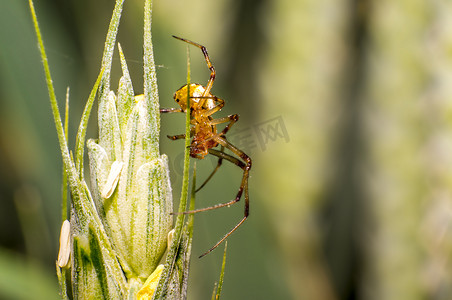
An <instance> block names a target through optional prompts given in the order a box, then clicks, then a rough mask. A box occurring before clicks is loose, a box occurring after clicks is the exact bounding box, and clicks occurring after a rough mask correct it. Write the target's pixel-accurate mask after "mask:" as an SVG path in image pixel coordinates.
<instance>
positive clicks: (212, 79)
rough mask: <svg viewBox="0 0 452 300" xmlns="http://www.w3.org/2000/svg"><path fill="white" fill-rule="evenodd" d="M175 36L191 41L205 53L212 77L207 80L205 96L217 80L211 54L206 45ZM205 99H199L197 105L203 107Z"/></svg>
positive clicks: (190, 42)
mask: <svg viewBox="0 0 452 300" xmlns="http://www.w3.org/2000/svg"><path fill="white" fill-rule="evenodd" d="M173 38H176V39H178V40H181V41H183V42H186V43H189V44H191V45H193V46H195V47H198V48H199V49H201V51H202V54H204V58H205V60H206V63H207V67H208V68H209V70H210V78H209V81H208V82H207V85H206V89H205V91H204V94H203V96H207V95H208V94H209V93H210V90H211V89H212V86H213V82H214V80H215V68H214V67H213V65H212V62H211V61H210V58H209V54H208V53H207V49H206V47H204V46H203V45H200V44H198V43H195V42H192V41H190V40H187V39H184V38H181V37H178V36H175V35H173ZM204 101H205V99H201V100H200V101H199V103H198V105H197V107H202V106H203V105H204Z"/></svg>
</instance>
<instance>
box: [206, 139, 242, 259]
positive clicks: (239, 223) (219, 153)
mask: <svg viewBox="0 0 452 300" xmlns="http://www.w3.org/2000/svg"><path fill="white" fill-rule="evenodd" d="M226 142H227V141H226ZM227 143H228V142H227ZM228 144H229V145H231V146H232V148H233V149H234V151H233V150H232V149H231V148H229V147H228V149H229V150H231V151H233V152H234V153H235V154H237V153H236V151H235V150H238V152H241V155H239V156H240V158H242V156H246V157H248V156H247V155H246V154H245V153H243V152H242V151H241V150H239V149H237V148H236V147H235V146H233V145H232V144H230V143H228ZM209 153H211V154H212V155H215V156H218V157H221V158H224V159H227V160H229V161H230V162H232V163H234V164H235V165H237V166H239V167H240V168H242V169H243V170H244V172H243V179H242V184H241V185H240V190H244V192H245V196H244V197H245V211H244V216H243V218H242V219H241V220H240V221H239V222H238V223H237V224H236V225H235V226H234V227H233V228H232V229H231V230H230V231H229V232H228V233H226V234H225V235H224V236H223V237H222V238H221V239H220V240H219V241H218V242H217V243H216V244H215V245H213V247H212V248H210V249H209V250H207V251H206V252H204V253H203V254H202V255H200V256H199V258H201V257H203V256H205V255H207V254H209V253H210V252H212V251H213V250H214V249H215V248H217V247H218V246H219V245H220V244H221V243H222V242H224V241H225V240H226V239H227V238H228V237H229V236H230V235H231V234H232V233H233V232H234V231H236V230H237V228H239V227H240V225H242V224H243V222H245V220H246V219H247V218H248V215H249V208H250V203H249V194H248V177H249V170H250V168H251V159H250V158H249V157H248V161H247V163H246V164H245V163H243V162H242V161H240V160H238V159H237V158H235V157H232V156H230V155H228V154H226V153H224V152H221V151H218V150H215V149H209ZM237 155H238V154H237ZM242 159H243V158H242ZM245 161H246V160H245ZM240 190H239V193H238V194H237V197H238V198H237V197H236V199H234V200H233V201H230V202H229V205H230V204H233V203H236V202H238V201H239V200H240V196H241V191H240ZM239 195H240V196H239ZM223 206H228V203H225V205H216V207H214V208H219V207H223ZM212 209H213V208H212Z"/></svg>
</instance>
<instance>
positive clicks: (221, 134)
mask: <svg viewBox="0 0 452 300" xmlns="http://www.w3.org/2000/svg"><path fill="white" fill-rule="evenodd" d="M173 37H174V38H176V39H178V40H181V41H183V42H186V43H188V44H190V45H193V46H195V47H198V48H199V49H201V51H202V53H203V55H204V58H205V60H206V63H207V67H208V68H209V70H210V78H209V81H208V82H207V85H206V86H205V87H204V86H202V85H201V84H197V83H191V84H190V88H189V89H188V88H187V84H186V85H184V86H182V87H181V88H180V89H178V90H177V91H176V92H175V93H174V100H175V101H176V102H177V104H178V105H179V106H180V108H163V109H160V113H174V112H186V111H187V109H188V108H187V92H188V90H189V93H190V108H189V111H190V124H191V125H192V126H191V128H190V137H192V141H191V144H190V156H191V157H193V158H197V159H203V158H204V157H205V156H206V155H207V154H211V155H214V156H216V157H218V163H217V166H216V167H215V169H214V170H213V171H212V173H211V174H210V175H209V176H208V177H207V179H206V180H205V181H204V183H203V184H202V185H201V186H200V187H199V188H198V189H197V190H196V192H197V191H199V190H200V189H202V188H203V187H204V186H205V184H206V183H207V182H208V181H209V180H210V179H211V178H212V176H213V175H214V174H215V172H216V171H217V170H218V169H219V168H220V166H221V164H222V161H223V160H227V161H229V162H231V163H233V164H234V165H236V166H238V167H239V168H241V169H242V170H243V176H242V181H241V184H240V187H239V191H238V193H237V195H236V197H235V198H234V199H233V200H231V201H229V202H226V203H221V204H217V205H213V206H210V207H205V208H200V209H196V210H191V211H186V212H185V213H184V214H191V213H197V212H202V211H207V210H212V209H216V208H220V207H225V206H230V205H232V204H234V203H237V202H238V201H240V198H241V197H242V194H244V198H245V211H244V216H243V218H242V219H241V220H240V221H239V222H238V223H237V225H235V226H234V227H233V228H232V229H231V230H230V231H229V232H228V233H226V235H225V236H223V237H222V238H221V239H220V240H219V241H218V242H217V243H216V244H215V245H214V246H213V247H212V248H210V249H209V250H208V251H207V252H205V253H204V254H202V255H201V256H200V257H203V256H204V255H206V254H208V253H210V252H211V251H212V250H214V249H215V248H217V247H218V245H220V244H221V243H222V242H223V241H224V240H226V239H227V238H228V237H229V236H230V235H231V234H232V233H233V232H234V231H235V230H237V228H239V226H240V225H242V224H243V222H245V220H246V219H247V218H248V215H249V196H248V178H249V172H250V169H251V158H250V157H249V156H248V155H246V154H245V153H244V152H243V151H242V150H240V149H238V148H237V147H236V146H234V145H232V144H231V143H230V142H229V141H228V140H227V139H226V133H227V132H228V131H229V129H230V128H231V126H232V125H234V123H235V122H237V121H238V119H239V116H238V115H237V114H234V115H229V116H227V117H222V118H218V119H214V118H213V117H212V115H213V114H214V113H216V112H218V111H219V110H221V108H223V106H224V100H222V99H220V98H218V97H216V96H215V95H213V94H212V93H211V89H212V86H213V82H214V80H215V68H214V67H213V65H212V62H211V61H210V58H209V55H208V54H207V50H206V47H204V46H202V45H200V44H198V43H195V42H192V41H189V40H186V39H184V38H180V37H177V36H173ZM222 123H228V124H227V125H226V126H225V128H224V129H223V130H222V131H218V130H217V125H219V124H222ZM168 138H169V139H171V140H178V139H185V134H179V135H173V136H168ZM217 146H220V150H218V149H214V148H215V147H217ZM225 148H226V149H228V150H230V151H231V152H232V153H233V154H234V155H235V156H234V155H230V154H227V153H225V152H224V149H225Z"/></svg>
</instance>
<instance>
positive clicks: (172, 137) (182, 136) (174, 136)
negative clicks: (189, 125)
mask: <svg viewBox="0 0 452 300" xmlns="http://www.w3.org/2000/svg"><path fill="white" fill-rule="evenodd" d="M166 137H167V138H169V139H170V140H173V141H175V140H180V139H185V134H176V135H167V136H166Z"/></svg>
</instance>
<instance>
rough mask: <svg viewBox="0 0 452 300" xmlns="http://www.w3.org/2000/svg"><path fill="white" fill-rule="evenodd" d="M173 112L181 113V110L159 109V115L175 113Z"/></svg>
mask: <svg viewBox="0 0 452 300" xmlns="http://www.w3.org/2000/svg"><path fill="white" fill-rule="evenodd" d="M175 112H183V110H182V108H160V113H161V114H163V113H175Z"/></svg>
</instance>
